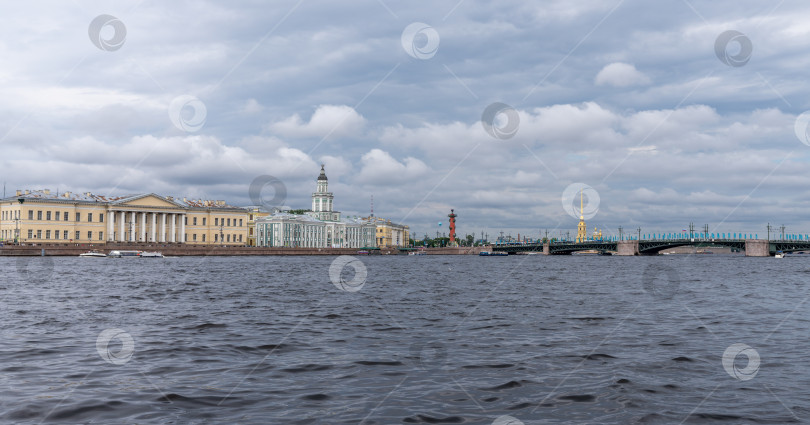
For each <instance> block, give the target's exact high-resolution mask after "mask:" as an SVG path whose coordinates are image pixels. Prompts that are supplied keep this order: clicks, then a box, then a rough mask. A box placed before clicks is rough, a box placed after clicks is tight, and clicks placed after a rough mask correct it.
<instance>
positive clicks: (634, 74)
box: [596, 62, 651, 87]
mask: <svg viewBox="0 0 810 425" xmlns="http://www.w3.org/2000/svg"><path fill="white" fill-rule="evenodd" d="M650 82H651V81H650V78H649V77H647V76H646V75H644V74H643V73H642V72H640V71H639V70H637V69H636V67H635V66H633V65H630V64H627V63H622V62H614V63H611V64H609V65H605V67H604V68H602V70H601V71H599V73H598V74H596V85H598V86H602V85H610V86H614V87H629V86H643V85H647V84H650Z"/></svg>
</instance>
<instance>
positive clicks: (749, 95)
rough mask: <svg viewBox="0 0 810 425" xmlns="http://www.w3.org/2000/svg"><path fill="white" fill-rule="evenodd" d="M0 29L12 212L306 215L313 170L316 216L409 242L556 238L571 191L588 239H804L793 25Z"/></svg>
mask: <svg viewBox="0 0 810 425" xmlns="http://www.w3.org/2000/svg"><path fill="white" fill-rule="evenodd" d="M0 8H2V11H0V21H1V22H2V25H0V34H2V35H1V36H0V58H2V60H1V61H0V62H1V63H2V65H0V91H1V93H2V96H0V108H1V109H2V114H0V152H2V154H0V155H1V156H0V164H2V179H3V180H4V181H5V182H6V188H7V192H10V193H12V194H13V190H14V189H40V188H49V189H51V190H57V189H59V190H60V191H65V190H70V191H74V192H79V191H82V192H83V191H92V192H95V193H99V194H107V195H123V194H130V193H141V192H155V193H159V194H165V195H174V196H188V197H193V198H204V199H225V200H227V201H228V202H230V203H231V204H236V205H248V204H252V203H254V201H255V200H252V199H251V197H250V195H249V193H250V185H251V182H253V181H254V180H255V179H256V178H257V177H260V176H273V177H275V178H276V179H278V180H279V181H281V182H282V183H283V184H284V187H285V188H286V192H287V195H286V199H285V202H284V204H286V205H288V206H291V207H293V208H308V207H309V202H310V201H309V199H310V198H309V197H310V193H311V192H312V191H313V190H314V186H315V178H316V177H317V175H318V172H319V164H321V163H324V164H326V170H327V175H328V176H329V182H330V186H329V187H330V189H331V190H332V191H333V192H334V193H335V207H336V209H339V210H341V211H343V212H344V213H346V214H349V215H354V214H363V215H366V214H368V212H369V208H370V198H371V196H372V195H373V196H374V210H375V213H376V215H378V216H384V217H388V218H390V219H392V220H394V221H398V222H404V223H406V224H409V225H410V226H411V228H412V230H413V231H414V232H415V233H417V234H419V235H423V234H425V233H428V234H432V235H435V233H436V231H437V230H442V231H446V227H447V217H446V216H447V214H448V213H449V210H450V209H451V208H455V210H456V213H457V214H458V215H459V219H458V222H459V224H458V229H459V233H461V234H464V233H467V232H470V233H471V232H476V234H479V233H480V232H481V231H482V230H483V231H485V232H488V233H489V234H490V237H491V236H492V235H494V234H495V233H496V232H500V231H504V232H505V233H511V234H512V235H513V236H516V235H517V233H521V235H527V234H528V235H530V236H537V235H539V233H540V231H541V230H543V231H545V229H548V230H549V231H551V232H555V233H556V232H559V231H567V230H575V229H576V222H577V219H576V218H574V217H573V216H572V215H571V214H569V212H570V211H566V208H565V207H564V205H568V202H565V200H568V201H570V200H571V199H570V198H571V196H572V195H571V194H572V193H575V192H576V191H577V190H578V188H580V187H582V188H585V193H586V194H588V195H590V196H588V198H589V199H588V200H587V202H588V203H589V204H590V205H588V206H586V208H587V209H589V211H588V213H589V216H592V218H590V219H589V220H588V224H589V230H590V228H591V227H592V226H594V225H595V226H598V227H600V228H603V229H604V232H605V233H606V234H615V233H617V228H618V227H619V226H623V227H624V228H625V229H636V228H638V227H641V228H642V231H643V232H662V231H664V232H672V231H680V230H681V229H683V228H685V227H686V226H687V225H688V223H689V222H694V223H695V225H696V226H697V227H702V226H703V225H704V224H709V225H710V226H711V228H712V230H713V231H723V232H738V231H744V232H751V233H755V232H756V233H759V234H761V235H764V233H765V225H766V223H768V222H770V223H771V224H776V225H781V224H784V225H786V226H787V229H788V231H793V232H802V233H810V220H809V219H808V213H807V211H810V196H809V195H810V173H809V172H808V160H809V159H810V146H809V145H810V142H808V141H807V131H806V127H807V126H806V123H807V120H805V117H803V116H802V114H803V113H804V112H805V111H807V110H809V109H810V85H809V84H808V83H807V75H808V72H810V67H809V66H810V26H808V25H807V21H808V18H810V3H808V2H807V1H801V0H786V1H781V2H779V1H773V2H765V1H739V0H736V1H725V0H722V1H712V2H707V1H697V0H664V1H656V2H650V1H642V0H624V1H620V0H619V1H612V0H544V1H538V2H526V1H512V0H503V1H499V2H483V1H475V0H460V1H459V0H447V1H442V0H438V1H432V2H402V1H399V2H397V1H393V0H368V1H354V2H333V1H309V0H291V1H272V2H267V1H253V2H251V1H243V2H216V3H214V2H211V3H209V2H204V1H196V2H181V1H173V2H158V1H149V0H147V1H140V2H126V1H120V2H114V3H111V2H90V1H76V2H56V1H53V2H37V1H33V2H28V3H26V4H25V5H23V4H21V3H19V2H16V3H8V4H5V5H3V6H0ZM491 105H494V106H491ZM797 123H798V125H797ZM797 129H798V132H797ZM797 133H798V134H797ZM266 180H267V179H265V181H266ZM278 187H279V186H278V185H276V186H273V185H267V186H266V187H265V188H264V189H263V190H262V191H261V192H260V193H261V194H262V199H263V200H264V202H265V203H272V202H275V201H273V199H278V198H279V197H278V196H276V194H275V188H278ZM597 198H598V200H597ZM260 201H261V200H260ZM569 209H570V208H569ZM439 222H442V223H443V224H442V226H441V228H440V227H439V226H438V223H439Z"/></svg>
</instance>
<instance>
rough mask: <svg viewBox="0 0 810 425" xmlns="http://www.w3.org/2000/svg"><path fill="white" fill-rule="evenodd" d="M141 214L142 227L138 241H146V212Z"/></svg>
mask: <svg viewBox="0 0 810 425" xmlns="http://www.w3.org/2000/svg"><path fill="white" fill-rule="evenodd" d="M140 214H141V228H140V232H139V233H140V239H138V242H146V213H145V212H142V213H140Z"/></svg>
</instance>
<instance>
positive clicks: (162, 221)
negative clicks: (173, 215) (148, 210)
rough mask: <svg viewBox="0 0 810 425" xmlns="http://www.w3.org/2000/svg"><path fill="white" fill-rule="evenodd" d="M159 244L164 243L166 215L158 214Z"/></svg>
mask: <svg viewBox="0 0 810 425" xmlns="http://www.w3.org/2000/svg"><path fill="white" fill-rule="evenodd" d="M160 242H166V213H160Z"/></svg>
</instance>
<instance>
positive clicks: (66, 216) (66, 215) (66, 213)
mask: <svg viewBox="0 0 810 425" xmlns="http://www.w3.org/2000/svg"><path fill="white" fill-rule="evenodd" d="M64 217H65V221H68V219H67V218H68V212H67V211H65V215H64ZM65 239H67V238H65Z"/></svg>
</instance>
